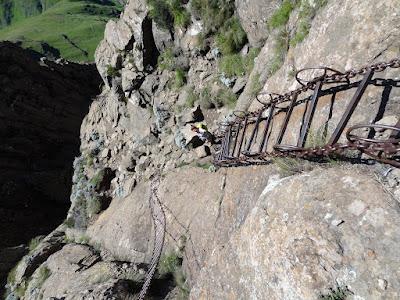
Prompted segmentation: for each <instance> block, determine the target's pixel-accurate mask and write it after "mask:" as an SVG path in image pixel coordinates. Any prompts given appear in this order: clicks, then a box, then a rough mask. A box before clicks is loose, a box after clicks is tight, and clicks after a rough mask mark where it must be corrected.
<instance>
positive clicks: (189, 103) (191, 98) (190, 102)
mask: <svg viewBox="0 0 400 300" xmlns="http://www.w3.org/2000/svg"><path fill="white" fill-rule="evenodd" d="M197 98H198V95H197V94H196V93H195V91H194V88H193V87H190V89H189V91H188V96H187V98H186V102H185V105H186V107H188V108H193V107H194V103H195V102H196V100H197Z"/></svg>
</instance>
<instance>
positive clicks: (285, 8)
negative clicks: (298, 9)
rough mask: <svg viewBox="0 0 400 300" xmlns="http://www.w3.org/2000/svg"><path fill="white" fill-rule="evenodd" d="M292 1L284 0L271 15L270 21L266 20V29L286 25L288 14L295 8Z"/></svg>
mask: <svg viewBox="0 0 400 300" xmlns="http://www.w3.org/2000/svg"><path fill="white" fill-rule="evenodd" d="M295 6H296V5H295V3H294V1H291V0H284V1H283V2H282V4H281V6H280V7H279V8H278V9H277V10H276V11H275V12H274V13H273V14H272V16H271V17H270V19H269V20H268V27H269V28H270V29H275V28H278V27H281V26H284V25H286V23H287V22H288V21H289V17H290V14H291V13H292V11H293V9H294V8H295Z"/></svg>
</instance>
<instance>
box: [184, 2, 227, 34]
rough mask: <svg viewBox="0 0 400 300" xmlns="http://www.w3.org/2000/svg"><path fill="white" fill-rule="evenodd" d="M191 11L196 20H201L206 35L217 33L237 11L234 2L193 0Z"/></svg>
mask: <svg viewBox="0 0 400 300" xmlns="http://www.w3.org/2000/svg"><path fill="white" fill-rule="evenodd" d="M190 9H191V12H192V14H193V16H194V17H195V18H196V19H201V20H202V21H203V24H204V32H205V34H206V35H209V34H212V33H215V32H217V31H218V29H219V28H221V26H222V25H223V24H224V23H225V22H226V20H228V19H229V18H230V17H231V16H232V15H233V13H234V11H235V1H234V0H192V1H191V2H190Z"/></svg>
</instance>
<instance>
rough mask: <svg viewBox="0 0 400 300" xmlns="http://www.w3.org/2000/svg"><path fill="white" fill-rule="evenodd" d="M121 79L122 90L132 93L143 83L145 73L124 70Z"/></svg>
mask: <svg viewBox="0 0 400 300" xmlns="http://www.w3.org/2000/svg"><path fill="white" fill-rule="evenodd" d="M121 78H122V83H121V85H122V90H123V91H124V92H126V91H131V90H133V89H135V88H137V87H138V86H139V85H140V83H141V82H142V81H143V73H142V72H137V71H132V70H129V69H125V68H124V69H122V73H121Z"/></svg>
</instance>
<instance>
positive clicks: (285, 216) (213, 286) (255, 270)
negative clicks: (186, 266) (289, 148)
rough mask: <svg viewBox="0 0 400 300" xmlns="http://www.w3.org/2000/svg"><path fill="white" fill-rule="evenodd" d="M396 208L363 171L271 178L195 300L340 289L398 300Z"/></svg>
mask: <svg viewBox="0 0 400 300" xmlns="http://www.w3.org/2000/svg"><path fill="white" fill-rule="evenodd" d="M397 206H398V202H397V201H396V200H395V199H393V198H392V197H391V196H390V195H388V194H385V192H384V190H383V189H382V186H380V184H379V183H377V182H376V181H375V180H374V179H373V178H372V177H371V176H369V175H368V173H366V172H365V170H363V169H360V170H357V169H354V168H349V169H347V170H346V169H329V170H315V171H312V172H310V173H307V174H304V175H300V176H295V177H289V178H284V179H274V180H272V179H271V180H270V182H269V184H268V185H266V187H265V189H264V191H263V193H261V195H260V198H259V199H258V201H257V203H256V204H255V207H254V208H253V209H252V210H251V212H250V213H249V215H248V217H247V219H246V221H245V222H244V224H243V225H242V226H241V228H240V229H239V230H238V231H237V232H235V233H234V234H233V235H232V236H231V238H230V241H229V242H228V243H226V244H224V246H223V247H220V248H218V249H216V250H215V251H214V252H213V253H212V254H211V255H210V257H209V259H208V261H207V266H205V267H204V268H203V269H202V271H201V274H200V278H199V279H198V281H197V283H196V286H195V287H194V288H193V290H192V293H191V299H228V298H230V297H232V296H233V297H234V298H236V297H237V298H238V299H262V298H264V296H265V295H269V297H271V299H318V294H319V293H321V294H324V293H326V292H327V291H328V289H329V288H334V287H335V286H336V285H339V286H347V287H348V288H349V289H350V290H351V291H352V297H353V298H354V299H383V298H386V299H396V298H398V297H399V291H398V289H397V286H398V285H399V276H398V274H397V269H398V267H399V266H398V264H399V258H398V255H399V254H398V253H397V251H396V250H395V249H396V245H398V243H399V241H400V235H399V233H398V228H399V226H400V223H399V221H398V218H397V216H398V213H399V212H398V209H397ZM389 266H390V267H389ZM382 283H384V284H383V285H382ZM235 295H236V296H235ZM239 295H240V296H239Z"/></svg>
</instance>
